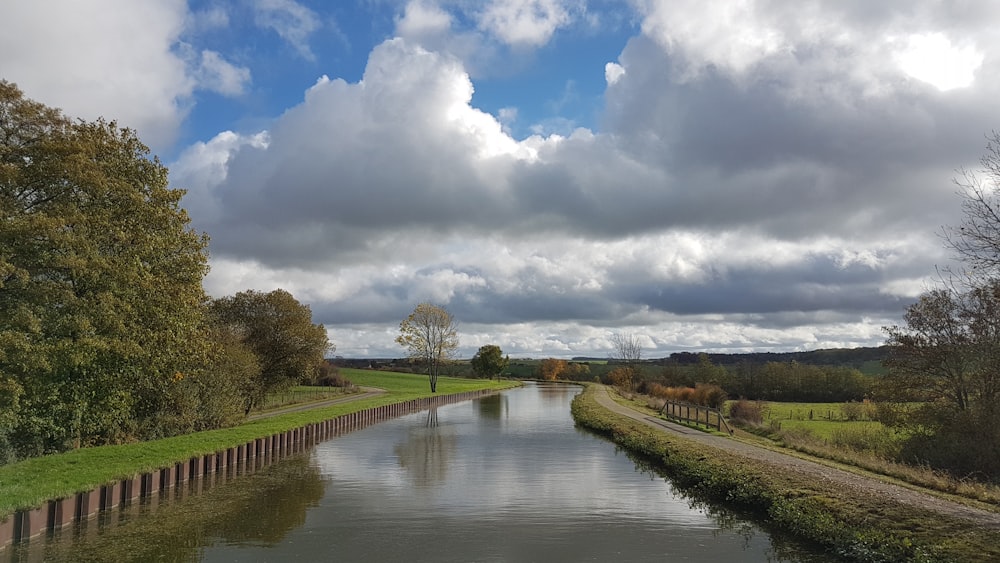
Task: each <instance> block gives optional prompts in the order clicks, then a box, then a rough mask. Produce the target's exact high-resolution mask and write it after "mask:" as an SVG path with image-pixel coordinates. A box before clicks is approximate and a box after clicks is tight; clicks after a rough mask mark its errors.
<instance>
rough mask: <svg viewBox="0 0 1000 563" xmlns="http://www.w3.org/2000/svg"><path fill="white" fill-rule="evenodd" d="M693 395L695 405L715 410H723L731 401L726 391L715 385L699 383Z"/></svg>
mask: <svg viewBox="0 0 1000 563" xmlns="http://www.w3.org/2000/svg"><path fill="white" fill-rule="evenodd" d="M691 395H692V396H691V399H692V400H691V402H693V403H694V404H696V405H702V406H705V407H711V408H713V409H721V408H722V405H724V404H726V401H727V400H728V399H729V395H728V394H727V393H726V390H725V389H723V388H722V387H719V386H718V385H716V384H714V383H699V384H698V385H697V386H695V388H694V391H693V393H692V394H691Z"/></svg>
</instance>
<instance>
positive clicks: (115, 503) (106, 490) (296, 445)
mask: <svg viewBox="0 0 1000 563" xmlns="http://www.w3.org/2000/svg"><path fill="white" fill-rule="evenodd" d="M495 393H498V391H497V390H493V389H484V390H481V391H468V392H465V393H457V394H454V395H439V396H434V397H425V398H422V399H413V400H410V401H405V402H402V403H394V404H391V405H382V406H380V407H372V408H369V409H365V410H362V411H357V412H353V413H348V414H343V415H340V416H337V417H334V418H331V419H328V420H324V421H322V422H317V423H313V424H307V425H305V426H301V427H299V428H294V429H292V430H288V431H285V432H282V433H280V434H274V435H271V436H264V437H262V438H256V439H254V440H251V441H249V442H247V443H245V444H240V445H238V446H234V447H232V448H228V449H226V450H223V451H219V452H215V453H210V454H206V455H201V456H196V457H193V458H191V459H188V460H182V461H178V462H176V463H174V464H173V465H170V466H168V467H163V468H160V469H158V470H156V471H152V472H150V473H143V474H140V475H133V476H131V477H127V478H124V479H120V480H116V481H112V482H110V483H107V484H105V485H102V486H100V487H98V488H96V489H93V490H91V491H86V492H82V493H77V494H76V495H74V496H72V497H68V498H62V499H54V500H50V501H48V502H47V503H45V504H44V505H42V506H39V507H35V508H32V509H28V510H18V511H17V512H15V513H14V514H13V515H11V516H8V517H7V518H6V519H5V520H3V521H0V550H2V549H3V548H5V547H7V546H9V545H11V544H14V543H18V542H27V541H29V540H31V539H33V538H39V537H42V536H44V535H48V534H51V533H52V532H55V531H56V530H60V529H62V528H64V527H66V526H70V525H72V524H74V523H77V522H84V521H86V520H89V519H91V518H94V517H96V516H97V515H99V514H101V513H105V512H109V511H113V510H120V509H126V508H128V507H129V506H132V505H133V504H136V503H138V502H140V501H144V502H148V501H149V500H151V499H157V498H159V496H160V495H161V494H163V493H165V492H167V491H170V490H171V489H174V488H178V489H181V488H182V487H180V485H182V484H184V483H187V482H188V481H196V480H197V481H204V480H212V481H213V482H214V483H215V484H217V483H218V482H219V481H223V480H226V479H228V478H229V477H234V476H235V475H237V474H240V473H243V472H249V471H253V470H255V469H258V468H260V467H263V466H265V465H268V464H270V463H274V462H275V461H278V460H280V459H281V458H283V457H287V456H289V455H292V454H295V453H298V452H301V451H303V450H305V449H306V448H309V447H311V446H314V445H316V444H318V443H319V442H322V441H325V440H329V439H331V438H334V437H336V436H340V435H341V434H346V433H348V432H351V431H353V430H358V429H360V428H364V427H365V426H369V425H371V424H375V423H378V422H382V421H384V420H389V419H391V418H396V417H400V416H403V415H407V414H411V413H414V412H419V411H423V410H427V409H429V408H432V407H438V406H442V405H447V404H451V403H457V402H461V401H468V400H470V399H476V398H479V397H484V396H486V395H492V394H495Z"/></svg>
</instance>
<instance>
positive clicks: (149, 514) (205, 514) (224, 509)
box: [0, 455, 325, 561]
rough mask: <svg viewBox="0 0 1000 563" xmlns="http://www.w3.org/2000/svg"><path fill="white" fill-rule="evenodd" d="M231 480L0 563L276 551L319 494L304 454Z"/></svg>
mask: <svg viewBox="0 0 1000 563" xmlns="http://www.w3.org/2000/svg"><path fill="white" fill-rule="evenodd" d="M230 469H231V470H232V468H230ZM230 475H231V476H232V477H234V479H233V480H231V481H229V482H227V483H225V484H216V485H213V483H212V482H211V480H200V481H192V482H189V483H186V484H185V485H183V486H182V487H181V488H179V489H176V490H171V491H168V492H167V493H166V494H165V496H163V497H155V498H153V499H146V500H145V502H143V503H141V504H135V505H133V506H132V507H131V508H129V509H127V510H125V511H122V512H110V513H104V514H102V515H101V517H100V518H97V519H93V520H90V521H88V522H83V523H81V524H80V525H77V526H74V527H73V528H67V529H65V530H63V531H62V532H58V533H57V534H56V535H55V536H54V537H53V538H52V540H50V541H48V542H44V540H37V539H36V540H33V541H32V542H31V543H30V544H28V545H26V546H18V547H16V548H13V549H11V550H9V552H7V553H3V552H0V561H7V560H9V561H38V560H44V561H200V560H201V558H202V549H203V548H204V547H206V546H209V545H212V544H215V543H218V542H219V541H222V542H225V543H227V544H248V545H260V546H270V545H275V544H278V543H280V542H281V541H282V540H283V539H284V538H285V537H286V536H287V535H288V533H289V532H290V531H291V530H293V529H296V528H299V527H301V526H302V525H303V524H304V523H305V521H306V513H307V511H308V510H309V508H310V507H313V506H315V505H316V504H317V502H318V501H319V500H320V499H321V498H323V494H324V489H325V484H324V481H323V480H322V478H321V477H320V473H319V470H318V467H317V466H316V464H315V463H314V462H312V461H311V460H310V458H309V457H308V456H307V455H299V456H294V457H291V458H288V459H286V460H283V461H282V462H281V463H279V464H276V465H273V466H270V467H266V468H262V469H260V471H259V472H257V473H255V474H253V475H240V476H236V475H234V474H233V473H232V472H231V473H230ZM5 555H6V556H7V558H6V559H5V558H4V556H5Z"/></svg>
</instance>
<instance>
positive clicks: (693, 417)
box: [660, 401, 733, 434]
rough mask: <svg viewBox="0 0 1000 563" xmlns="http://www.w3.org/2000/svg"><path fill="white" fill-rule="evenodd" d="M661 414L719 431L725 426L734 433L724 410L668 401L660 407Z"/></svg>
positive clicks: (727, 430)
mask: <svg viewBox="0 0 1000 563" xmlns="http://www.w3.org/2000/svg"><path fill="white" fill-rule="evenodd" d="M692 413H693V414H692ZM660 414H663V415H666V416H668V417H670V418H673V419H675V420H680V421H683V422H689V423H690V422H693V423H695V424H696V425H705V428H715V429H716V430H718V431H719V432H722V428H723V427H725V429H726V432H729V433H730V434H732V433H733V429H732V428H730V427H729V424H728V423H727V422H726V419H725V417H724V416H722V411H720V410H719V409H713V408H710V407H703V406H701V405H694V404H691V403H679V402H676V401H667V402H666V403H664V404H663V408H662V409H660Z"/></svg>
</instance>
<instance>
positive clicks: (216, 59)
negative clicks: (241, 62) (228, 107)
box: [195, 49, 250, 96]
mask: <svg viewBox="0 0 1000 563" xmlns="http://www.w3.org/2000/svg"><path fill="white" fill-rule="evenodd" d="M195 76H196V77H197V78H198V83H199V84H200V85H201V87H202V88H205V89H206V90H212V91H214V92H217V93H219V94H222V95H223V96H239V95H241V94H243V92H244V91H245V89H246V87H247V85H248V84H249V83H250V69H248V68H246V67H242V66H236V65H234V64H232V63H230V62H228V61H226V60H225V59H223V58H222V55H220V54H219V53H217V52H215V51H211V50H208V49H205V50H204V51H202V52H201V57H200V61H199V64H198V70H197V72H196V74H195Z"/></svg>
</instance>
